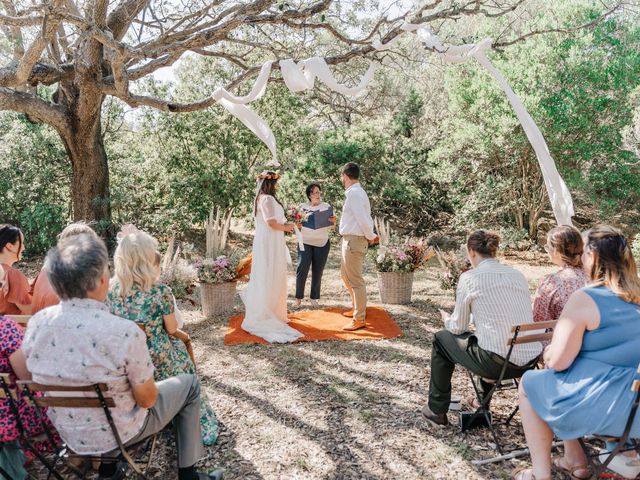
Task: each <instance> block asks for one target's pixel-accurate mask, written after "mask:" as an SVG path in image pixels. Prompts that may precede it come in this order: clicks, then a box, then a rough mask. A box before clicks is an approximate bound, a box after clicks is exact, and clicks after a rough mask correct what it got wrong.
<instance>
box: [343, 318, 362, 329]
mask: <svg viewBox="0 0 640 480" xmlns="http://www.w3.org/2000/svg"><path fill="white" fill-rule="evenodd" d="M366 326H367V324H366V323H365V321H364V319H362V320H356V319H355V318H354V319H353V320H352V321H351V323H350V324H349V325H346V326H345V327H343V329H342V330H346V331H347V332H353V331H354V330H360V329H361V328H365V327H366Z"/></svg>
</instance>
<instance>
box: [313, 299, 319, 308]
mask: <svg viewBox="0 0 640 480" xmlns="http://www.w3.org/2000/svg"><path fill="white" fill-rule="evenodd" d="M311 306H312V307H317V306H318V300H316V299H315V298H312V299H311Z"/></svg>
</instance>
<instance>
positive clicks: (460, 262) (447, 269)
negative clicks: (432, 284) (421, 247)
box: [436, 249, 471, 290]
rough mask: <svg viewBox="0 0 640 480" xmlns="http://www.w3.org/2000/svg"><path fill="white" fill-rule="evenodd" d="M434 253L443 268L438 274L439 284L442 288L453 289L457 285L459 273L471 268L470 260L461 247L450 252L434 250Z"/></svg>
mask: <svg viewBox="0 0 640 480" xmlns="http://www.w3.org/2000/svg"><path fill="white" fill-rule="evenodd" d="M436 255H437V257H438V262H440V266H441V267H442V269H443V270H444V272H443V273H441V274H440V286H441V287H442V289H443V290H455V289H456V288H457V287H458V281H459V280H460V275H462V274H463V273H464V272H466V271H467V270H470V269H471V262H469V259H468V258H467V254H466V252H465V251H464V250H463V249H460V250H458V251H450V252H442V251H440V250H436Z"/></svg>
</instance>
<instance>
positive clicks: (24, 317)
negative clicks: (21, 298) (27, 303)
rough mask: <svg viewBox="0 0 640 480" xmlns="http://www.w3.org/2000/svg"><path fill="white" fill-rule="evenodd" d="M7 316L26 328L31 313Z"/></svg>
mask: <svg viewBox="0 0 640 480" xmlns="http://www.w3.org/2000/svg"><path fill="white" fill-rule="evenodd" d="M7 317H9V318H10V319H11V320H13V321H14V322H16V323H17V324H20V325H22V326H23V327H25V328H26V327H27V324H28V323H29V319H30V318H31V315H7Z"/></svg>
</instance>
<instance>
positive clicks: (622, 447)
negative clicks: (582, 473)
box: [579, 365, 640, 478]
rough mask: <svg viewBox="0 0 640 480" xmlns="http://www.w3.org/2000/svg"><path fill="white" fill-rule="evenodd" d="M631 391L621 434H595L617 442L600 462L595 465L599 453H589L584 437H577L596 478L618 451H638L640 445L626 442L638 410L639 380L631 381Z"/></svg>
mask: <svg viewBox="0 0 640 480" xmlns="http://www.w3.org/2000/svg"><path fill="white" fill-rule="evenodd" d="M637 373H638V374H640V365H639V366H638V369H637ZM631 391H632V392H634V393H635V396H634V399H633V403H632V404H631V410H630V411H629V416H628V417H627V423H626V424H625V427H624V431H623V433H622V436H621V437H609V436H604V435H595V437H596V438H602V439H604V440H606V441H612V442H617V445H616V447H615V448H614V449H613V450H611V452H609V455H608V456H607V458H606V460H605V461H604V462H601V463H600V465H597V464H596V463H595V462H594V458H596V457H599V456H600V455H599V454H596V455H591V454H590V453H589V450H588V446H587V443H586V442H585V439H584V438H580V439H579V442H580V446H581V447H582V450H583V451H584V453H585V455H586V456H587V459H588V460H589V465H590V466H591V468H592V469H593V471H594V472H595V477H596V478H598V477H599V476H600V475H601V474H602V473H603V472H604V471H605V470H606V469H607V466H608V465H609V464H610V463H611V461H612V460H613V459H614V458H615V456H616V455H618V453H620V452H623V451H628V450H636V451H638V449H639V447H640V446H639V445H638V443H637V442H636V441H635V440H634V442H633V443H634V446H633V448H629V447H626V444H627V442H628V440H629V434H630V433H631V427H632V426H633V422H634V420H635V418H636V413H637V412H638V407H639V406H640V380H634V381H633V383H632V384H631Z"/></svg>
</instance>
